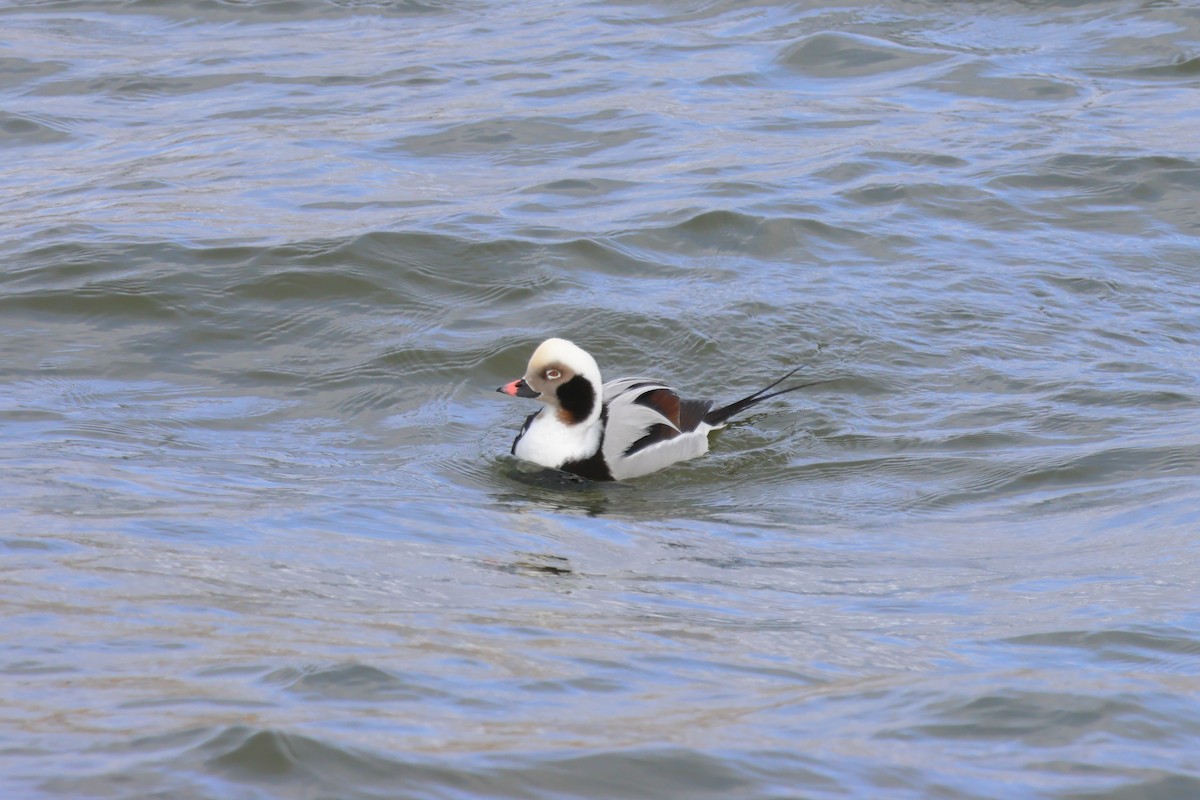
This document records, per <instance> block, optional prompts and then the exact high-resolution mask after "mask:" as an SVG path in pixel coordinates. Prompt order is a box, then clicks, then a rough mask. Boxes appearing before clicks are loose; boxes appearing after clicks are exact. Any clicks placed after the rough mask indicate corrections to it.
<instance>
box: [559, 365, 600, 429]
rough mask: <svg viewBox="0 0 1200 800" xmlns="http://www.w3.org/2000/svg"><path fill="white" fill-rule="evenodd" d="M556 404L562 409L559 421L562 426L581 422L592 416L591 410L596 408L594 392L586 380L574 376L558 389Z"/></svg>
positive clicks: (579, 376)
mask: <svg viewBox="0 0 1200 800" xmlns="http://www.w3.org/2000/svg"><path fill="white" fill-rule="evenodd" d="M558 404H559V406H561V407H562V411H560V412H559V419H561V420H562V421H563V423H564V424H566V425H574V424H576V423H578V422H583V421H584V420H585V419H587V418H588V417H590V416H591V415H592V410H593V409H594V408H595V407H596V390H595V389H593V388H592V384H591V383H590V382H588V379H587V378H585V377H583V376H582V375H576V376H575V377H574V378H571V380H569V381H567V382H566V383H564V384H563V385H562V386H560V387H558Z"/></svg>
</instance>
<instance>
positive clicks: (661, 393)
mask: <svg viewBox="0 0 1200 800" xmlns="http://www.w3.org/2000/svg"><path fill="white" fill-rule="evenodd" d="M799 369H800V368H799V367H797V368H796V369H794V370H792V371H791V372H789V373H788V374H786V375H784V376H783V377H782V378H779V379H778V380H776V381H775V382H774V383H771V384H770V385H769V386H766V387H764V388H762V389H760V390H758V391H757V392H755V393H754V394H751V395H748V396H746V397H743V398H742V399H740V400H735V401H734V402H732V403H729V404H728V405H723V406H719V407H715V408H714V402H713V401H712V400H687V399H682V398H681V397H680V396H679V393H678V392H677V391H676V390H675V389H672V388H671V387H670V386H668V385H667V384H665V383H662V382H661V381H658V380H655V379H652V378H618V379H616V380H611V381H608V382H607V383H604V382H602V381H601V378H600V367H599V366H598V365H597V363H596V359H595V358H593V357H592V356H591V354H589V353H588V352H587V351H586V350H584V349H583V348H581V347H579V346H578V345H576V344H575V343H574V342H571V341H568V340H566V339H559V338H551V339H547V340H546V341H544V342H542V343H541V344H540V345H538V347H537V349H536V350H534V351H533V355H532V356H531V357H530V359H529V365H528V366H527V367H526V369H525V374H524V375H523V376H522V377H520V378H517V379H516V380H514V381H510V382H509V383H506V384H504V385H503V386H501V387H499V388H498V389H496V391H497V392H501V393H503V394H506V395H509V396H511V397H521V398H528V399H532V400H537V401H538V402H540V403H542V405H543V408H541V409H540V410H538V411H535V412H534V413H532V414H530V415H529V417H528V418H526V420H525V424H524V425H522V426H521V430H520V432H518V433H517V437H516V439H514V440H513V444H512V451H511V452H512V455H514V456H516V457H517V458H518V459H520V460H521V461H527V462H530V463H533V464H537V465H539V466H542V467H547V468H549V469H556V470H561V471H563V472H568V473H571V474H573V475H577V476H579V477H581V478H585V479H588V480H593V481H625V480H629V479H631V478H639V477H641V476H643V475H649V474H650V473H652V472H658V471H659V470H662V469H665V468H666V467H669V466H671V465H672V464H676V463H678V462H680V461H687V460H690V459H693V458H698V457H699V456H702V455H704V454H705V453H706V452H708V434H709V433H711V432H712V431H715V430H719V429H720V428H723V427H724V426H725V423H726V421H727V420H729V418H730V417H732V416H733V415H735V414H737V413H739V412H741V411H745V410H746V409H748V408H751V407H752V406H755V405H758V404H759V403H761V402H763V401H764V400H769V399H771V398H772V397H778V396H779V395H781V394H787V393H788V392H794V391H796V390H797V389H802V388H804V387H805V386H807V385H810V384H801V385H798V386H790V387H788V388H785V389H780V390H778V391H771V390H772V389H774V388H775V387H776V386H778V385H779V384H781V383H783V382H784V381H785V380H787V379H788V378H790V377H791V376H792V375H795V374H796V372H798V371H799Z"/></svg>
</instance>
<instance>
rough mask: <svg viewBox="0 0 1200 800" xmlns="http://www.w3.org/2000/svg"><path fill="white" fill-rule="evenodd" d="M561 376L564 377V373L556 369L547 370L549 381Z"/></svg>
mask: <svg viewBox="0 0 1200 800" xmlns="http://www.w3.org/2000/svg"><path fill="white" fill-rule="evenodd" d="M561 377H562V373H561V372H559V371H558V370H556V369H548V370H546V380H548V381H556V380H558V379H559V378H561Z"/></svg>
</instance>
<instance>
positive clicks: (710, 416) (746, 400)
mask: <svg viewBox="0 0 1200 800" xmlns="http://www.w3.org/2000/svg"><path fill="white" fill-rule="evenodd" d="M801 369H803V367H796V368H795V369H794V370H792V371H791V372H789V373H788V374H787V375H784V376H783V377H782V378H780V379H779V380H777V381H775V382H774V383H772V384H771V385H770V386H764V387H763V388H761V389H759V390H758V391H757V392H755V393H754V394H752V395H750V396H749V397H743V398H742V399H741V400H735V401H734V402H732V403H730V404H729V405H727V406H721V407H720V408H714V409H713V410H712V411H710V412H708V413H707V414H705V415H704V421H705V422H707V423H708V424H709V425H712V426H713V427H714V428H715V427H717V426H718V425H721V424H723V423H724V422H725V420H727V419H729V418H730V417H732V416H733V415H734V414H737V413H738V412H739V411H745V410H746V409H747V408H750V407H751V406H755V405H758V404H759V403H761V402H762V401H764V400H770V399H771V398H772V397H778V396H779V395H781V394H787V393H788V392H794V391H796V390H797V389H804V388H807V387H809V386H816V385H817V384H818V383H824V381H812V382H811V383H801V384H798V385H796V386H789V387H788V388H786V389H780V390H779V391H778V392H771V390H772V389H774V388H775V387H776V386H778V385H779V384H781V383H783V382H784V381H786V380H787V379H788V378H790V377H792V376H793V375H795V374H796V373H797V372H799V371H800V370H801ZM767 392H770V394H767Z"/></svg>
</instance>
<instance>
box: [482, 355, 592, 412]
mask: <svg viewBox="0 0 1200 800" xmlns="http://www.w3.org/2000/svg"><path fill="white" fill-rule="evenodd" d="M521 384H524V386H521ZM500 391H502V392H504V393H505V394H511V395H516V396H520V397H531V396H536V397H537V399H538V400H539V401H540V402H543V403H545V404H546V405H548V406H550V407H551V408H552V409H554V410H555V411H556V415H557V417H558V419H559V421H560V422H562V423H563V424H564V425H579V424H583V423H592V422H595V421H596V420H598V419H599V418H600V402H601V399H602V396H601V392H602V388H601V383H600V368H599V367H598V366H596V359H594V358H592V357H591V356H590V355H588V354H587V352H585V351H584V350H583V349H582V348H580V347H578V346H577V345H575V344H574V343H573V342H568V341H567V340H566V339H547V340H546V341H544V342H542V343H541V344H540V345H539V346H538V349H537V350H534V351H533V355H532V356H531V357H530V359H529V366H528V367H526V368H525V377H524V378H523V379H521V380H519V381H513V382H512V383H510V384H508V385H506V386H502V387H500ZM534 393H536V394H534Z"/></svg>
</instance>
